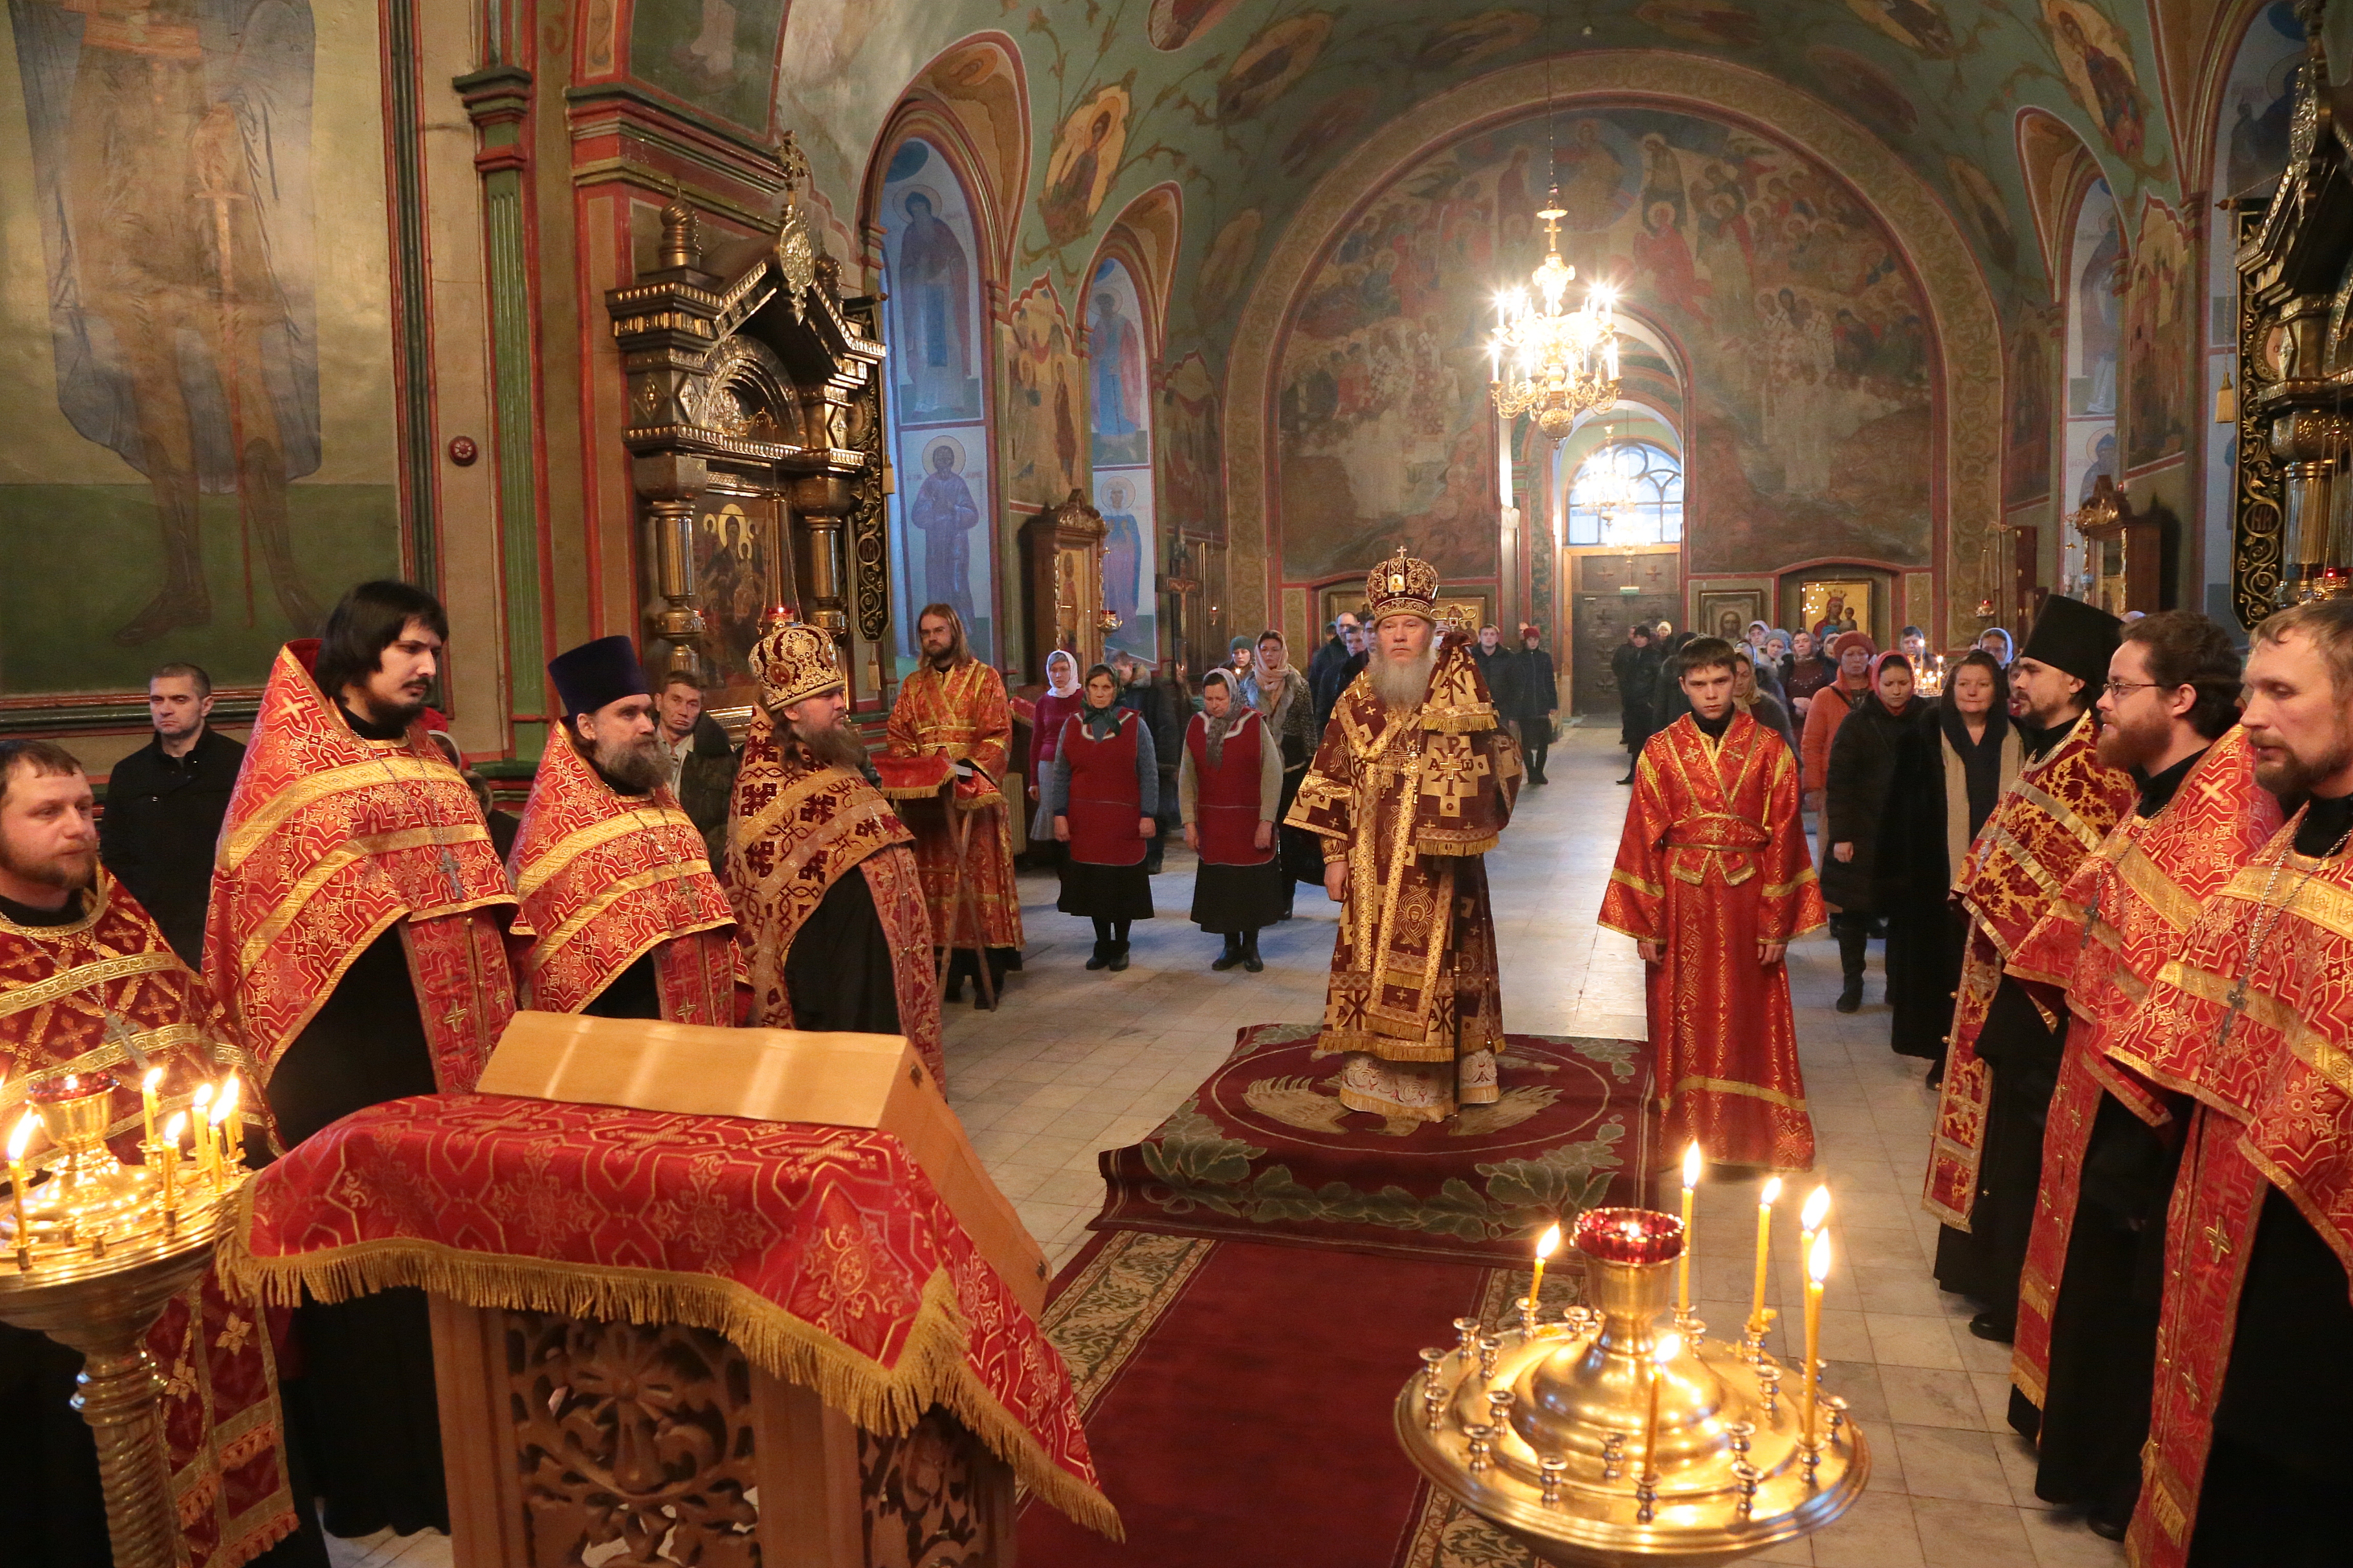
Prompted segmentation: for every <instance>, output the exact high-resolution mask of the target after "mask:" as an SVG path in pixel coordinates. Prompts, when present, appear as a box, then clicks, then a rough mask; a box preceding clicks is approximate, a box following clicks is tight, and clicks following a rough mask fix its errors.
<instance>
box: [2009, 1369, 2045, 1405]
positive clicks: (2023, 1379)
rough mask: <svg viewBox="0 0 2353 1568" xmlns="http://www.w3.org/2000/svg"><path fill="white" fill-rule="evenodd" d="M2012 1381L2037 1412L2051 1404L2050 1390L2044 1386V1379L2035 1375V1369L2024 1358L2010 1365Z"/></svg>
mask: <svg viewBox="0 0 2353 1568" xmlns="http://www.w3.org/2000/svg"><path fill="white" fill-rule="evenodd" d="M2010 1383H2011V1384H2013V1385H2015V1386H2016V1387H2017V1389H2018V1392H2019V1393H2021V1394H2024V1395H2026V1399H2027V1403H2029V1404H2031V1405H2033V1406H2034V1408H2036V1409H2037V1410H2040V1409H2042V1407H2043V1405H2046V1404H2047V1403H2049V1401H2050V1390H2049V1389H2048V1388H2046V1387H2045V1386H2044V1385H2043V1382H2042V1378H2041V1377H2039V1376H2037V1375H2036V1374H2035V1371H2034V1369H2033V1368H2032V1367H2031V1366H2029V1365H2028V1364H2027V1363H2026V1358H2025V1357H2024V1356H2020V1357H2018V1358H2017V1359H2016V1360H2014V1361H2012V1362H2011V1363H2010Z"/></svg>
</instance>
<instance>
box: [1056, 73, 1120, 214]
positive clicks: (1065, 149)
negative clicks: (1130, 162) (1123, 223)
mask: <svg viewBox="0 0 2353 1568" xmlns="http://www.w3.org/2000/svg"><path fill="white" fill-rule="evenodd" d="M1127 110H1128V96H1127V89H1125V88H1124V87H1116V86H1114V87H1106V88H1104V89H1102V90H1101V91H1099V92H1097V93H1095V94H1094V95H1093V96H1092V98H1089V99H1088V100H1086V101H1085V102H1084V103H1082V104H1081V105H1079V107H1078V108H1077V109H1076V110H1073V111H1072V112H1071V117H1070V118H1069V119H1067V120H1065V121H1062V124H1061V127H1060V129H1059V130H1057V131H1056V132H1054V150H1053V152H1052V153H1050V154H1049V155H1048V156H1047V159H1046V184H1045V187H1044V188H1043V189H1042V190H1040V191H1039V193H1038V214H1039V216H1040V217H1042V218H1043V219H1044V220H1045V223H1046V233H1047V236H1048V237H1050V238H1051V239H1052V240H1053V242H1054V243H1055V244H1056V245H1068V244H1069V243H1070V242H1071V241H1072V240H1074V239H1076V238H1078V237H1080V236H1082V235H1083V234H1085V233H1086V232H1087V230H1088V228H1089V226H1091V225H1092V224H1093V222H1094V217H1095V214H1096V213H1097V212H1098V211H1100V210H1102V207H1103V197H1104V195H1106V194H1108V193H1109V192H1110V190H1111V183H1112V179H1113V176H1114V175H1116V174H1118V173H1119V160H1120V154H1121V153H1123V152H1124V151H1125V150H1126V148H1127Z"/></svg>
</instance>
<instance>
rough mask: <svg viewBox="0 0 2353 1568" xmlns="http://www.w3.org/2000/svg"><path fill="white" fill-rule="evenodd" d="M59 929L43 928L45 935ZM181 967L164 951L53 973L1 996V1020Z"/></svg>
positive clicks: (109, 959)
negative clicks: (95, 989)
mask: <svg viewBox="0 0 2353 1568" xmlns="http://www.w3.org/2000/svg"><path fill="white" fill-rule="evenodd" d="M55 929H56V928H54V927H48V928H43V934H47V933H48V932H49V931H54V930H55ZM179 967H180V960H179V957H178V955H177V954H175V953H173V952H169V951H168V950H167V951H165V952H127V953H124V954H123V955H122V956H121V957H119V958H101V959H100V960H99V961H98V962H97V963H84V964H80V965H78V966H77V967H75V968H72V969H69V970H67V971H65V972H64V973H61V974H52V975H50V976H49V977H48V978H47V980H36V981H35V982H33V983H32V984H30V985H22V986H18V987H17V988H16V989H15V990H13V991H9V992H6V993H4V994H0V1018H5V1017H7V1016H9V1015H10V1014H12V1013H21V1012H24V1011H25V1010H26V1008H28V1007H38V1006H40V1005H43V1004H44V1003H48V1002H54V1001H56V1000H57V999H58V997H60V996H70V995H72V994H74V993H75V992H77V991H82V990H87V989H90V988H91V987H93V986H99V985H104V984H109V983H110V982H111V981H116V980H127V979H129V978H130V977H131V976H132V975H134V974H165V973H170V972H171V971H173V970H174V969H177V968H179Z"/></svg>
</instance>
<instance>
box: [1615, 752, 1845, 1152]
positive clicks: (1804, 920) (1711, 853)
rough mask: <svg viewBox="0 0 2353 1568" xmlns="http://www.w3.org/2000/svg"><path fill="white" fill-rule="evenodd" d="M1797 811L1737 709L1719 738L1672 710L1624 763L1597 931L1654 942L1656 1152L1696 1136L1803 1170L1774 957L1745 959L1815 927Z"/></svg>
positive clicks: (1816, 891)
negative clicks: (1620, 815) (1625, 785)
mask: <svg viewBox="0 0 2353 1568" xmlns="http://www.w3.org/2000/svg"><path fill="white" fill-rule="evenodd" d="M1798 811H1799V791H1798V763H1797V759H1796V758H1794V757H1792V756H1791V755H1790V754H1789V748H1788V745H1787V744H1785V743H1784V742H1782V740H1781V738H1780V737H1779V736H1778V735H1776V734H1775V733H1773V731H1770V730H1767V729H1766V728H1765V727H1764V726H1763V725H1761V724H1759V723H1757V721H1756V720H1754V719H1752V718H1750V717H1749V716H1748V715H1747V714H1746V713H1743V712H1737V711H1736V712H1735V713H1734V714H1733V715H1732V721H1731V723H1730V724H1729V725H1728V726H1727V727H1726V728H1725V731H1724V738H1723V739H1722V740H1720V741H1716V740H1710V739H1709V738H1708V735H1707V733H1706V731H1704V730H1702V729H1701V728H1700V727H1699V722H1698V721H1697V720H1695V719H1694V718H1693V717H1692V716H1691V715H1690V714H1688V713H1686V714H1685V715H1683V717H1682V718H1680V719H1678V720H1676V721H1674V722H1673V723H1672V724H1670V725H1668V726H1667V727H1666V728H1665V729H1664V730H1662V731H1659V732H1658V733H1657V734H1655V735H1653V736H1651V740H1650V742H1649V744H1647V745H1645V746H1644V747H1643V748H1642V754H1641V760H1640V761H1639V762H1637V763H1636V764H1635V767H1634V797H1633V799H1632V800H1631V801H1630V802H1629V803H1628V804H1627V807H1626V827H1625V832H1624V834H1623V835H1622V836H1621V837H1620V839H1619V842H1618V863H1617V866H1616V867H1615V868H1613V869H1612V870H1611V871H1610V873H1609V891H1608V892H1607V893H1606V894H1604V895H1603V897H1602V900H1601V919H1600V923H1601V924H1602V925H1604V926H1607V927H1608V928H1609V930H1611V931H1623V932H1624V933H1625V934H1626V935H1628V936H1630V937H1633V938H1634V939H1635V940H1636V941H1638V942H1661V943H1663V944H1664V945H1665V947H1666V956H1665V958H1664V959H1663V960H1662V962H1660V963H1651V964H1646V965H1644V967H1645V969H1646V970H1647V971H1648V972H1649V973H1648V976H1647V979H1648V982H1649V985H1648V1000H1649V1011H1650V1022H1651V1050H1652V1051H1653V1052H1654V1053H1656V1057H1657V1067H1656V1071H1657V1081H1658V1083H1659V1086H1660V1095H1661V1097H1662V1099H1663V1100H1665V1102H1666V1115H1665V1121H1664V1124H1663V1128H1662V1142H1661V1145H1660V1146H1661V1147H1662V1148H1664V1149H1670V1150H1674V1151H1680V1150H1682V1148H1683V1145H1684V1144H1685V1143H1686V1142H1691V1141H1694V1140H1696V1141H1697V1142H1698V1143H1699V1145H1700V1147H1701V1149H1702V1150H1704V1152H1706V1155H1707V1157H1708V1158H1709V1159H1710V1160H1719V1161H1724V1162H1725V1163H1731V1164H1739V1165H1762V1166H1767V1167H1769V1168H1771V1169H1773V1170H1779V1171H1802V1170H1806V1169H1808V1168H1809V1167H1810V1166H1811V1165H1812V1164H1813V1162H1814V1128H1813V1122H1812V1121H1811V1120H1810V1119H1809V1118H1808V1116H1807V1114H1806V1085H1805V1079H1804V1078H1803V1077H1802V1076H1801V1075H1800V1074H1799V1070H1798V1039H1797V1021H1796V1018H1795V1017H1794V1016H1793V1015H1792V1014H1791V1012H1790V1008H1789V967H1788V960H1787V959H1786V958H1777V959H1775V960H1774V961H1773V962H1772V963H1758V962H1757V943H1758V942H1788V941H1789V940H1790V939H1792V938H1794V937H1799V936H1802V935H1804V934H1805V933H1806V932H1807V931H1812V930H1814V929H1815V928H1816V927H1818V926H1820V925H1822V924H1823V923H1824V922H1825V921H1827V920H1828V919H1829V916H1828V914H1827V913H1826V912H1825V911H1824V910H1823V907H1822V894H1821V889H1820V887H1819V886H1818V885H1817V884H1816V882H1815V879H1814V867H1813V861H1812V858H1811V857H1810V856H1809V855H1808V854H1807V851H1806V838H1805V830H1804V828H1803V826H1801V825H1800V823H1799V816H1798Z"/></svg>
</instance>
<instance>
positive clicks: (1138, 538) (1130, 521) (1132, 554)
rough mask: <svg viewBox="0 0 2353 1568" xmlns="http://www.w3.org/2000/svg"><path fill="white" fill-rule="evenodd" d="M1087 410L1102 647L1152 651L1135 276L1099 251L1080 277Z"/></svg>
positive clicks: (1150, 531) (1144, 394)
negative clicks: (1102, 530)
mask: <svg viewBox="0 0 2353 1568" xmlns="http://www.w3.org/2000/svg"><path fill="white" fill-rule="evenodd" d="M1087 367H1088V381H1087V414H1088V417H1089V420H1090V422H1091V426H1092V442H1091V444H1090V445H1091V450H1090V453H1089V458H1090V463H1091V467H1092V470H1093V485H1094V500H1095V510H1098V511H1100V512H1102V513H1103V525H1104V526H1105V527H1106V528H1107V529H1109V530H1110V532H1109V533H1108V534H1107V535H1106V536H1105V537H1104V539H1103V606H1104V608H1106V609H1108V610H1110V611H1111V613H1112V614H1113V615H1115V616H1118V617H1119V618H1120V625H1119V626H1117V627H1116V628H1115V629H1113V631H1112V632H1111V633H1110V634H1109V635H1108V636H1106V637H1104V639H1103V641H1104V644H1105V646H1106V647H1112V648H1117V649H1123V650H1124V651H1126V652H1129V653H1134V654H1139V655H1141V656H1142V657H1144V658H1159V654H1158V652H1157V651H1156V650H1157V648H1158V647H1159V640H1160V637H1159V630H1158V625H1159V621H1158V616H1157V615H1156V614H1155V611H1156V609H1157V607H1158V596H1157V595H1156V593H1155V574H1156V570H1157V564H1156V563H1158V561H1159V559H1160V554H1159V546H1158V536H1157V533H1156V531H1155V527H1154V519H1153V505H1152V502H1153V494H1152V448H1153V427H1152V382H1151V374H1150V367H1149V365H1148V363H1147V355H1146V353H1145V335H1144V309H1143V306H1142V304H1141V303H1140V302H1139V301H1138V300H1137V299H1136V293H1135V279H1134V275H1133V274H1132V273H1130V272H1129V271H1128V269H1127V268H1126V267H1125V266H1124V265H1123V264H1121V263H1120V262H1119V261H1117V260H1114V259H1112V258H1105V259H1104V260H1103V261H1101V262H1098V263H1097V264H1096V266H1095V270H1094V273H1093V275H1092V277H1091V278H1089V279H1088V280H1087Z"/></svg>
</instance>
